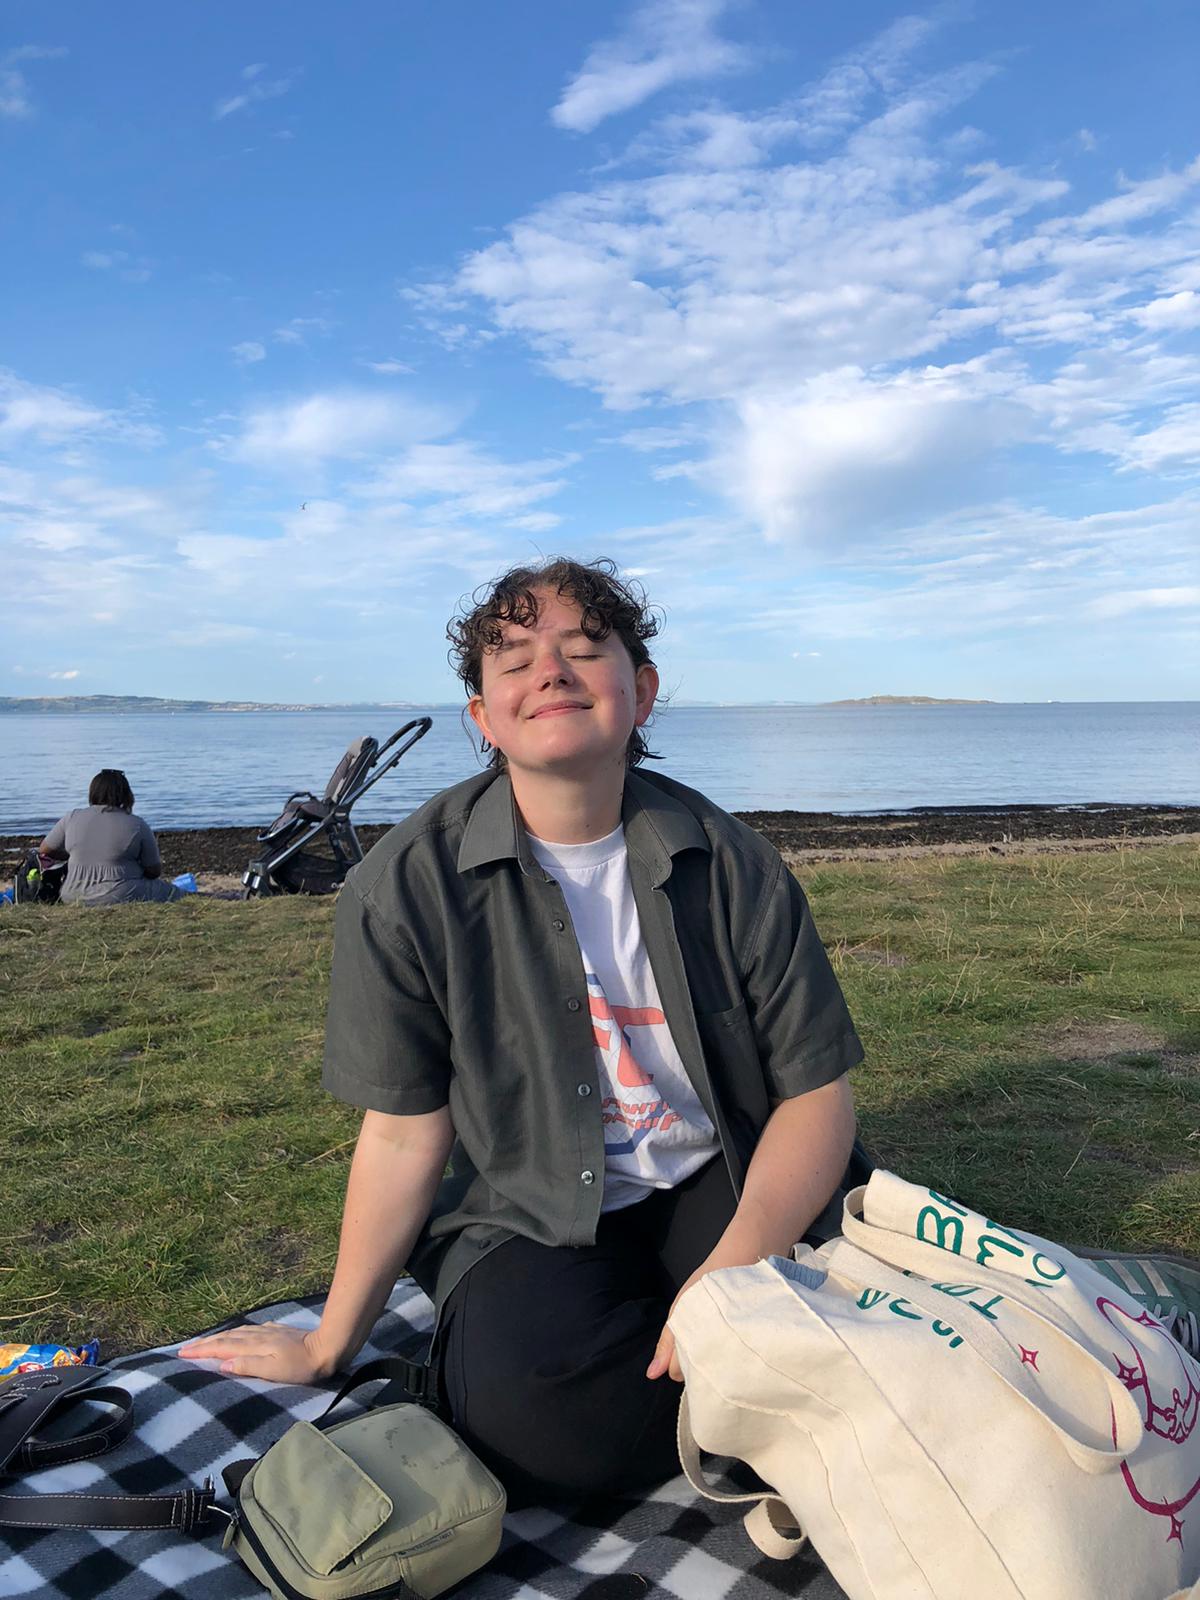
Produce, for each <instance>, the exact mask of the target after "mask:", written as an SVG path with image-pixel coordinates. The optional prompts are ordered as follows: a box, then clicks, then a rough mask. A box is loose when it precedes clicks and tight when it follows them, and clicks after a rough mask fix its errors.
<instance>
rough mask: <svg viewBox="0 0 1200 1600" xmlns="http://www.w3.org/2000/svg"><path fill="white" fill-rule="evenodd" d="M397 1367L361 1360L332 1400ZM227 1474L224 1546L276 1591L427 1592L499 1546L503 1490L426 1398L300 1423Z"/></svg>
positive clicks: (348, 1597)
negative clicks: (229, 1513) (232, 1503)
mask: <svg viewBox="0 0 1200 1600" xmlns="http://www.w3.org/2000/svg"><path fill="white" fill-rule="evenodd" d="M376 1369H378V1370H376ZM393 1370H394V1367H393V1363H389V1362H387V1361H380V1362H373V1363H370V1364H369V1365H368V1366H366V1367H363V1368H360V1369H359V1371H358V1372H357V1373H355V1374H354V1375H353V1377H352V1378H351V1380H350V1382H349V1383H348V1384H347V1386H346V1388H344V1389H343V1390H342V1392H341V1394H339V1395H338V1397H337V1399H336V1400H334V1402H333V1406H336V1405H337V1404H339V1402H340V1401H341V1400H342V1399H344V1398H345V1396H346V1394H347V1393H349V1391H350V1389H351V1388H357V1387H358V1386H359V1385H360V1384H362V1383H368V1382H371V1381H372V1379H373V1378H374V1377H377V1376H388V1375H392V1372H393ZM333 1406H330V1408H329V1409H330V1410H332V1409H333ZM224 1476H225V1481H226V1484H227V1486H228V1487H229V1489H230V1491H231V1492H232V1493H233V1494H234V1496H235V1498H236V1502H237V1509H236V1512H235V1513H234V1515H233V1518H232V1520H231V1522H230V1525H229V1528H228V1529H227V1531H226V1534H225V1540H224V1544H225V1548H226V1549H232V1550H233V1551H235V1552H236V1554H237V1555H238V1556H239V1557H240V1558H241V1560H242V1561H243V1562H244V1563H245V1565H246V1566H247V1567H248V1568H249V1570H250V1571H251V1572H252V1573H253V1574H254V1576H255V1577H256V1578H257V1579H258V1580H259V1582H260V1583H262V1584H265V1585H266V1587H267V1588H268V1589H269V1590H270V1591H271V1593H272V1594H273V1595H275V1596H276V1597H277V1600H392V1597H393V1596H395V1597H397V1600H433V1597H434V1596H436V1595H440V1594H441V1593H442V1592H443V1590H445V1589H449V1588H450V1587H451V1585H453V1584H456V1583H458V1582H460V1581H461V1580H462V1579H463V1578H466V1577H469V1576H470V1574H471V1573H473V1572H477V1571H478V1570H479V1568H480V1567H482V1566H484V1565H485V1564H486V1563H487V1562H488V1561H490V1560H491V1558H492V1557H493V1556H494V1555H495V1553H496V1551H497V1549H498V1548H499V1546H500V1534H501V1521H502V1519H503V1516H504V1508H505V1495H504V1490H503V1488H502V1487H501V1486H500V1484H499V1483H498V1482H497V1481H496V1479H495V1478H494V1477H493V1476H492V1474H491V1473H490V1472H489V1471H488V1469H487V1468H486V1467H485V1466H484V1465H483V1463H482V1462H481V1461H480V1460H479V1459H478V1458H477V1457H476V1456H474V1455H472V1453H471V1451H470V1450H468V1449H467V1447H466V1445H465V1444H463V1442H462V1440H461V1439H459V1438H458V1436H457V1435H456V1434H455V1433H453V1432H452V1431H451V1429H450V1428H448V1427H447V1426H446V1424H445V1423H444V1422H442V1421H441V1420H440V1419H439V1418H438V1417H437V1416H435V1415H434V1414H433V1412H432V1411H429V1410H427V1409H426V1408H425V1407H424V1406H420V1405H409V1404H402V1405H382V1406H376V1407H373V1408H371V1409H369V1410H367V1411H364V1412H362V1413H361V1414H359V1415H356V1416H353V1417H348V1418H347V1419H346V1420H345V1421H343V1422H335V1423H332V1424H329V1423H323V1425H322V1426H321V1427H315V1426H314V1425H313V1424H312V1423H311V1422H297V1423H295V1424H293V1426H292V1427H291V1428H289V1429H288V1431H287V1432H286V1433H285V1434H284V1435H283V1437H282V1438H281V1439H279V1440H278V1441H277V1442H276V1443H275V1444H273V1445H272V1446H271V1448H270V1449H269V1450H267V1451H266V1452H265V1454H263V1455H261V1456H259V1457H258V1459H257V1460H254V1461H246V1462H237V1463H235V1464H234V1465H233V1466H231V1467H228V1468H226V1471H225V1475H224Z"/></svg>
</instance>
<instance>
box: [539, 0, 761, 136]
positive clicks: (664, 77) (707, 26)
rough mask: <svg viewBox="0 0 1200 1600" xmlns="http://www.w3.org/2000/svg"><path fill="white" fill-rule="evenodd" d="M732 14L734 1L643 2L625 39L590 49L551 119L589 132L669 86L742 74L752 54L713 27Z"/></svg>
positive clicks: (613, 40)
mask: <svg viewBox="0 0 1200 1600" xmlns="http://www.w3.org/2000/svg"><path fill="white" fill-rule="evenodd" d="M729 9H730V0H643V3H642V4H641V5H640V6H638V8H637V10H636V11H635V12H634V14H633V16H632V17H631V19H630V22H629V25H628V27H627V29H626V31H625V32H624V33H623V34H621V35H619V36H618V37H617V38H615V39H609V40H605V41H604V42H603V43H601V44H597V45H594V46H593V47H592V49H591V51H590V52H589V53H588V57H587V60H586V61H585V62H584V64H583V66H582V67H581V68H580V70H579V72H578V73H576V75H575V77H574V78H572V79H571V81H570V83H568V85H567V87H566V88H565V89H564V90H563V93H562V97H561V99H560V100H559V102H558V104H557V105H556V106H555V107H554V110H553V111H552V112H551V114H550V115H551V119H552V120H553V121H554V123H555V124H556V125H557V126H558V127H560V128H569V129H571V130H572V131H573V132H575V133H590V132H591V130H592V129H593V128H595V127H596V126H597V125H598V124H599V123H601V122H603V121H604V119H605V118H606V117H611V116H614V115H615V114H617V113H618V112H622V111H629V110H631V109H632V108H633V107H634V106H637V105H640V104H641V103H642V101H643V100H648V99H649V98H650V96H651V95H655V94H658V93H659V92H660V90H662V89H665V88H667V87H669V86H670V85H671V84H674V83H686V82H694V81H696V80H697V79H702V78H712V77H716V76H718V75H719V74H724V73H729V72H736V71H739V70H741V69H742V68H743V67H744V66H746V64H747V62H748V60H749V56H748V52H747V51H745V50H744V49H742V48H741V47H740V46H738V45H735V44H732V43H730V41H729V40H727V39H722V38H721V37H720V35H719V34H718V33H717V31H716V26H715V25H716V23H717V22H718V21H719V19H720V17H721V15H722V14H723V13H724V12H726V11H728V10H729Z"/></svg>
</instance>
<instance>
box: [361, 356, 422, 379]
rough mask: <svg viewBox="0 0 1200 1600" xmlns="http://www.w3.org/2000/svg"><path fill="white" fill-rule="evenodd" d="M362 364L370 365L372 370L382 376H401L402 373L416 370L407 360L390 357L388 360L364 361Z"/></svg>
mask: <svg viewBox="0 0 1200 1600" xmlns="http://www.w3.org/2000/svg"><path fill="white" fill-rule="evenodd" d="M362 364H363V366H364V367H369V368H370V370H371V371H372V372H378V373H379V374H380V376H381V377H385V378H394V377H399V376H400V375H401V374H402V373H407V372H412V371H414V370H415V369H414V368H412V367H410V366H409V365H408V363H407V362H406V361H394V360H392V359H391V358H390V357H389V359H388V360H386V361H364V362H363V363H362Z"/></svg>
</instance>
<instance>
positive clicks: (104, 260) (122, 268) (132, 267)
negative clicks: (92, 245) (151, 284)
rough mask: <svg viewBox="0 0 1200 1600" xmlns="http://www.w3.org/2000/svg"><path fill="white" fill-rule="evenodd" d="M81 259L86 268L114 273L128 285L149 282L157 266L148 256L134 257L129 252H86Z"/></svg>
mask: <svg viewBox="0 0 1200 1600" xmlns="http://www.w3.org/2000/svg"><path fill="white" fill-rule="evenodd" d="M80 259H81V260H82V262H83V265H84V266H85V267H91V268H92V269H93V270H94V271H96V272H114V273H115V274H116V275H117V277H119V278H121V279H123V280H124V281H125V282H126V283H146V282H148V281H149V279H150V277H151V276H152V275H153V272H154V268H155V266H156V263H155V262H153V261H151V260H150V258H149V257H148V256H134V255H131V254H130V252H129V251H128V250H85V251H84V252H83V255H82V256H81V257H80Z"/></svg>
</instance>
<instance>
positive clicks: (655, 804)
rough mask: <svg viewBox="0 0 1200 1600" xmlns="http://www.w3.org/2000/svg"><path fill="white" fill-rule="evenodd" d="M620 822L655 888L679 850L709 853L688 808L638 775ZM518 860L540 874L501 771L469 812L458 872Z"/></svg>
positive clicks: (632, 778) (631, 777) (629, 784)
mask: <svg viewBox="0 0 1200 1600" xmlns="http://www.w3.org/2000/svg"><path fill="white" fill-rule="evenodd" d="M621 820H622V821H623V822H624V824H625V843H626V845H627V846H628V847H629V849H630V850H631V851H633V852H634V853H635V854H636V855H638V856H639V857H640V858H641V859H642V861H644V862H645V864H646V866H647V867H648V868H649V871H650V874H651V881H652V882H653V883H654V885H655V887H657V886H658V885H659V884H661V883H665V882H666V880H667V879H668V878H669V877H670V875H671V861H672V857H674V856H677V855H678V854H679V853H680V851H681V850H704V851H706V852H708V853H710V854H711V851H712V846H711V845H710V843H709V840H708V835H707V834H706V833H705V831H704V829H703V828H702V827H701V826H700V823H699V822H698V820H697V819H696V817H695V815H694V814H693V813H692V812H691V811H690V810H689V809H688V807H687V806H685V805H684V804H683V802H682V801H681V800H677V799H676V798H675V796H674V795H672V794H670V793H668V792H667V791H666V790H665V789H660V788H659V787H658V785H657V784H656V783H652V782H650V781H649V779H647V778H644V777H642V776H641V774H640V773H637V772H630V773H629V774H628V776H627V777H626V779H625V799H624V802H623V804H622V807H621ZM514 859H515V860H517V861H519V862H520V864H521V868H522V870H523V871H525V872H539V871H540V870H541V869H540V868H539V867H538V865H537V863H536V862H535V861H534V859H533V855H532V852H531V851H530V849H529V841H528V839H527V837H526V834H525V829H524V828H523V827H522V826H521V824H520V822H519V820H518V818H517V808H516V804H515V802H514V800H513V792H512V781H511V780H510V778H509V776H508V774H507V772H499V773H497V775H496V777H495V779H494V780H493V781H492V782H491V783H490V784H488V786H487V788H486V789H485V790H484V791H483V793H482V794H481V795H480V796H479V799H478V800H476V802H475V804H474V806H472V808H471V814H470V816H469V817H468V818H467V826H466V830H465V832H464V833H463V838H462V844H461V845H460V846H459V849H458V870H459V871H460V872H469V871H470V870H471V869H472V868H473V867H482V866H484V865H486V864H487V863H488V862H489V861H504V860H514Z"/></svg>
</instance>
